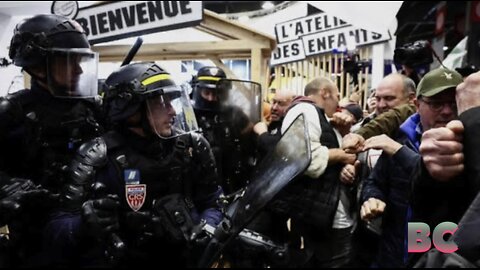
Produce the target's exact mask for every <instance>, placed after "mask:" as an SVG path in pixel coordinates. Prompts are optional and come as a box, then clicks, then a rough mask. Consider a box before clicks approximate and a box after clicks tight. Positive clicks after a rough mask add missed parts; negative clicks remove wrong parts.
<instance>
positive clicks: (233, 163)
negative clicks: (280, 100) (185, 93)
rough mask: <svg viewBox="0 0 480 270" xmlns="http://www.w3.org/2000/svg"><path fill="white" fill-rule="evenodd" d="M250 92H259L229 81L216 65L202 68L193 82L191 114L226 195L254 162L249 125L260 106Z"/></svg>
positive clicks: (241, 183)
mask: <svg viewBox="0 0 480 270" xmlns="http://www.w3.org/2000/svg"><path fill="white" fill-rule="evenodd" d="M235 86H241V87H235ZM234 88H235V89H234ZM252 93H253V94H254V95H256V94H259V86H258V87H257V85H256V84H254V83H252V82H248V81H238V82H236V81H234V80H229V79H227V76H226V75H225V72H224V71H223V70H221V69H220V68H217V67H202V68H201V69H200V70H199V71H198V73H197V76H196V78H195V80H194V81H193V102H194V104H193V107H194V109H195V115H196V117H197V119H198V124H199V127H200V129H201V131H202V133H203V134H204V136H205V138H206V139H207V140H208V142H209V143H210V145H211V146H212V150H213V154H214V156H215V159H216V161H217V164H218V171H219V176H220V178H221V181H222V183H221V185H222V187H223V189H224V190H225V192H226V193H227V194H230V193H232V192H235V191H237V190H238V189H239V188H242V187H244V186H245V185H246V184H247V183H248V180H249V177H250V175H251V172H252V171H253V167H254V165H255V162H256V160H255V146H254V145H255V134H254V133H253V124H254V123H256V122H258V121H259V120H260V118H259V116H260V106H259V105H258V106H255V101H254V99H256V98H258V97H256V96H254V95H252ZM249 97H251V98H249ZM248 108H250V109H248ZM255 117H256V118H257V119H255Z"/></svg>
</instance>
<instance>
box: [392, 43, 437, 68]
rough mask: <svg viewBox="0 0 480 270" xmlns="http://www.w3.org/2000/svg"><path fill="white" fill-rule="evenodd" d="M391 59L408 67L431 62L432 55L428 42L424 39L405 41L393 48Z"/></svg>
mask: <svg viewBox="0 0 480 270" xmlns="http://www.w3.org/2000/svg"><path fill="white" fill-rule="evenodd" d="M393 61H394V62H395V63H397V64H401V65H405V66H408V67H416V66H420V65H426V64H431V63H432V62H433V57H432V48H431V46H430V43H429V42H428V41H426V40H418V41H415V42H413V43H407V44H405V45H403V46H402V47H399V48H397V49H395V52H394V55H393Z"/></svg>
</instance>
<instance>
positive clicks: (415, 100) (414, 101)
mask: <svg viewBox="0 0 480 270" xmlns="http://www.w3.org/2000/svg"><path fill="white" fill-rule="evenodd" d="M412 102H413V104H415V107H417V111H418V107H420V103H419V102H418V99H414V100H413V101H412Z"/></svg>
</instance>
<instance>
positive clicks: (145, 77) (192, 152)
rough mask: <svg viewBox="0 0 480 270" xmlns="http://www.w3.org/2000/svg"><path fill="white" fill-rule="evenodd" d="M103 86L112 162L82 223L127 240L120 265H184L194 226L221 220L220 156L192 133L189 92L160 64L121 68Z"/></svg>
mask: <svg viewBox="0 0 480 270" xmlns="http://www.w3.org/2000/svg"><path fill="white" fill-rule="evenodd" d="M105 83H106V85H107V90H106V92H105V111H106V113H107V115H108V120H109V123H110V124H111V129H112V130H111V131H109V132H107V133H106V134H105V136H104V138H105V141H106V143H107V149H108V160H109V163H108V166H107V167H106V168H105V170H102V171H99V172H98V175H97V180H98V182H99V183H102V184H103V185H105V190H104V192H102V193H103V194H104V195H101V196H99V197H97V198H93V199H91V200H89V201H87V202H86V203H85V204H84V207H83V217H84V220H85V221H86V224H87V226H89V227H90V228H94V227H101V230H100V231H101V233H102V232H103V234H112V233H114V234H116V235H117V236H118V237H119V238H120V239H122V241H123V242H124V243H125V247H126V251H125V253H124V254H122V255H121V256H122V257H120V258H117V263H120V265H122V266H139V265H145V266H147V265H152V264H151V263H157V264H158V263H161V264H169V265H172V264H173V265H175V266H182V265H186V262H189V259H190V258H189V257H188V256H189V255H191V254H187V255H186V254H185V252H187V253H188V252H189V250H188V249H187V248H186V247H187V245H188V244H190V243H189V239H188V238H189V237H190V234H191V232H192V229H193V227H194V226H195V225H197V224H199V222H200V221H201V220H202V219H203V220H205V221H206V222H207V223H209V224H210V225H216V224H217V223H218V222H219V221H220V220H221V218H222V214H221V212H220V210H218V208H217V199H218V197H219V195H220V194H221V192H222V191H221V188H220V187H219V186H218V184H217V180H218V179H217V178H218V176H217V171H216V166H215V160H214V158H213V155H212V152H211V150H210V147H209V144H208V142H207V141H206V140H205V139H204V138H203V136H201V135H200V134H198V133H194V132H193V130H195V129H196V125H197V124H196V120H195V115H194V113H193V109H192V107H191V105H190V103H189V100H188V97H187V94H186V92H185V91H183V90H182V89H181V88H179V87H178V86H176V85H175V83H174V82H173V81H172V79H171V77H170V74H168V73H167V72H165V71H164V70H163V69H162V68H160V67H159V66H158V65H156V64H155V63H135V64H130V65H127V66H124V67H122V68H120V69H119V70H117V71H115V72H114V73H112V74H111V75H110V76H109V77H108V78H107V80H106V81H105ZM105 194H107V195H106V196H105ZM112 195H115V196H112ZM118 198H120V199H119V200H118ZM99 238H100V239H109V238H111V237H105V236H100V237H99ZM107 249H108V247H107Z"/></svg>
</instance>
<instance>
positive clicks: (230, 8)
mask: <svg viewBox="0 0 480 270" xmlns="http://www.w3.org/2000/svg"><path fill="white" fill-rule="evenodd" d="M264 2H265V1H204V7H205V8H206V9H208V10H211V11H214V12H216V13H219V14H231V13H241V12H249V11H254V10H260V9H261V8H262V4H263V3H264ZM270 2H272V3H273V4H274V5H278V4H281V3H283V2H287V1H270ZM439 3H440V2H436V1H404V2H403V4H402V6H401V8H400V10H399V12H398V13H397V20H398V28H397V32H396V33H395V34H396V36H397V47H399V46H401V45H403V44H406V43H409V42H413V41H416V40H422V39H427V40H431V39H432V38H433V37H434V32H435V23H436V6H437V5H438V4H439ZM446 3H447V13H446V20H445V35H446V36H445V45H446V47H448V49H447V50H446V51H445V53H448V52H449V51H450V50H451V49H452V48H453V47H454V46H455V45H456V44H457V43H458V42H459V41H460V40H461V39H462V38H463V37H464V35H465V34H464V31H465V30H464V29H465V28H464V24H465V10H466V3H467V1H455V2H454V1H447V2H446ZM314 10H315V9H312V12H313V11H314Z"/></svg>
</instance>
